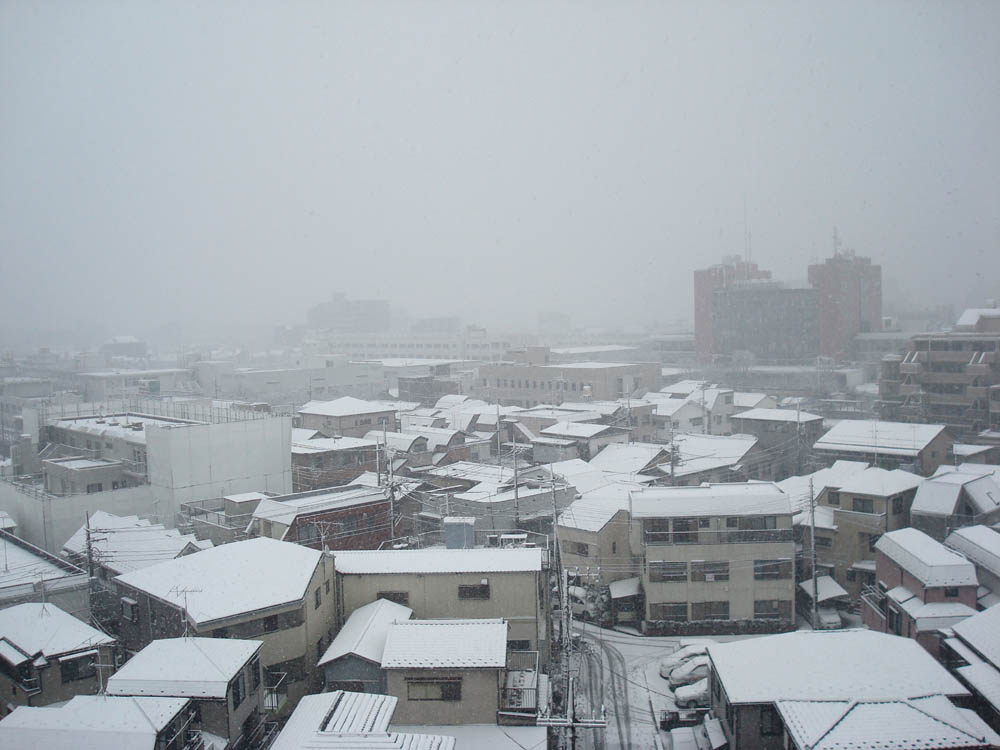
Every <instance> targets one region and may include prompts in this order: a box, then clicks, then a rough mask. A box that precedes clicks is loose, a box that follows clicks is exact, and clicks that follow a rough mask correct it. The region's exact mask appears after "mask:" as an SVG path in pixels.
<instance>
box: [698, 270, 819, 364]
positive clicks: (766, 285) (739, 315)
mask: <svg viewBox="0 0 1000 750" xmlns="http://www.w3.org/2000/svg"><path fill="white" fill-rule="evenodd" d="M817 296H818V292H817V291H816V290H815V289H807V288H792V287H785V286H782V285H780V284H779V283H777V282H768V281H740V282H734V283H732V284H730V285H729V286H727V287H726V288H724V289H718V290H716V291H715V292H714V293H713V295H712V325H713V338H712V342H713V347H714V348H713V350H712V353H713V354H714V355H733V354H735V353H737V352H744V351H745V352H750V353H752V354H753V356H754V358H755V359H757V360H758V361H759V360H765V361H769V362H775V363H779V364H786V363H789V362H802V361H804V360H809V359H813V358H815V357H816V355H817V354H818V353H819V346H820V336H819V331H820V324H819V312H818V306H817Z"/></svg>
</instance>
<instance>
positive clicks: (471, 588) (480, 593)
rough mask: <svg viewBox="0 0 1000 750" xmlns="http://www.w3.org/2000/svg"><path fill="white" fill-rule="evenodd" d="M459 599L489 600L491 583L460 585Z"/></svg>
mask: <svg viewBox="0 0 1000 750" xmlns="http://www.w3.org/2000/svg"><path fill="white" fill-rule="evenodd" d="M458 598H459V599H489V598H490V584H489V583H478V584H476V583H472V584H460V585H459V587H458Z"/></svg>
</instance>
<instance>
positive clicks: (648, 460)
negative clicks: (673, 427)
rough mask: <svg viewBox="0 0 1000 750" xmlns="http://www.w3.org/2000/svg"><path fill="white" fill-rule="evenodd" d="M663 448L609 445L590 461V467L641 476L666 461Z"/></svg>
mask: <svg viewBox="0 0 1000 750" xmlns="http://www.w3.org/2000/svg"><path fill="white" fill-rule="evenodd" d="M666 456H667V452H666V451H665V450H664V446H662V445H655V444H653V443H629V444H625V443H611V444H610V445H608V446H605V447H604V449H603V450H602V451H601V452H600V453H598V454H597V455H596V456H594V457H593V458H592V459H590V465H591V466H593V467H595V468H598V469H601V470H602V471H607V472H612V473H614V474H641V473H642V472H643V471H644V470H645V469H647V467H649V466H650V465H651V464H655V463H659V462H662V461H665V460H667V459H666Z"/></svg>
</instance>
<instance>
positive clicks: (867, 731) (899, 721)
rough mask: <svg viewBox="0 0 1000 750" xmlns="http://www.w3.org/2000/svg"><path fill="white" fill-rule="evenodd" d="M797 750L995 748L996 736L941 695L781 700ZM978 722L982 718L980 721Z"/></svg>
mask: <svg viewBox="0 0 1000 750" xmlns="http://www.w3.org/2000/svg"><path fill="white" fill-rule="evenodd" d="M775 706H776V708H777V709H778V713H779V714H781V719H782V721H783V722H784V725H785V729H786V731H787V732H788V734H789V736H790V737H791V739H792V742H793V743H794V745H795V747H799V748H809V749H810V750H869V749H870V748H889V747H891V748H895V749H897V750H902V749H903V748H914V749H916V748H921V749H922V750H946V749H951V748H954V749H955V750H958V749H959V748H967V747H972V746H979V745H983V744H992V743H993V742H995V741H996V740H998V739H1000V737H997V735H996V732H994V731H993V730H991V729H990V728H989V727H988V726H986V725H985V724H984V723H983V722H982V721H981V720H979V721H976V720H970V718H969V714H972V716H973V717H975V714H974V713H973V712H972V711H968V710H964V709H960V708H958V707H957V706H955V704H953V703H952V702H951V701H950V700H948V699H947V698H946V697H944V696H943V695H933V696H927V697H922V698H914V699H911V700H889V701H864V700H859V701H854V700H843V701H778V702H777V703H776V704H775ZM976 718H977V719H978V717H976Z"/></svg>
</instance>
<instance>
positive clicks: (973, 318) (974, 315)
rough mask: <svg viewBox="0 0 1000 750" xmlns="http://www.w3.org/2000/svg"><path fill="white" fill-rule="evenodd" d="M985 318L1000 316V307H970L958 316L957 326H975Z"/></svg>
mask: <svg viewBox="0 0 1000 750" xmlns="http://www.w3.org/2000/svg"><path fill="white" fill-rule="evenodd" d="M983 318H1000V309H998V308H995V307H970V308H967V309H966V310H965V311H964V312H963V313H962V314H961V315H959V316H958V322H956V323H955V327H956V328H975V327H976V326H978V325H979V321H980V320H981V319H983Z"/></svg>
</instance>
